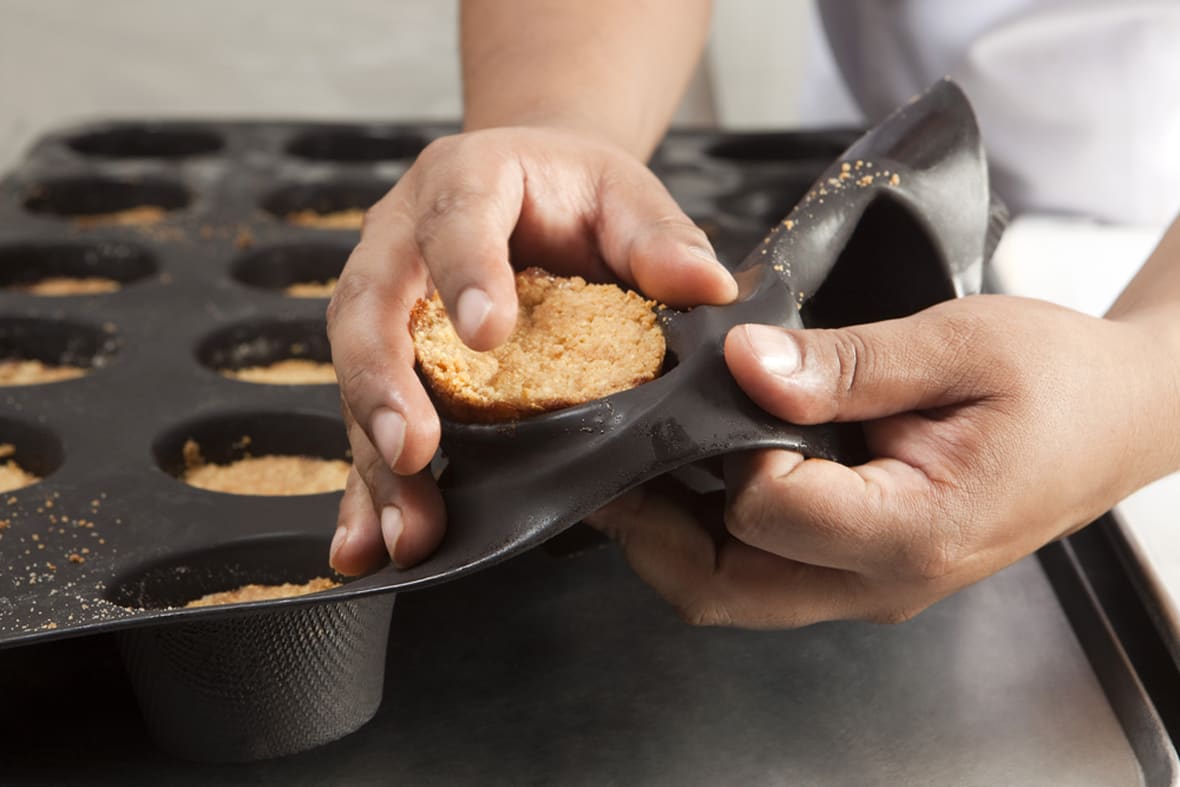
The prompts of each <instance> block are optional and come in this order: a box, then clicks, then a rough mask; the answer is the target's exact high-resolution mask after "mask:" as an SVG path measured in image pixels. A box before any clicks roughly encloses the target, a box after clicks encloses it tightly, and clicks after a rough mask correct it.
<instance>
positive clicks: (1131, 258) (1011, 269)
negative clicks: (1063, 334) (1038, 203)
mask: <svg viewBox="0 0 1180 787" xmlns="http://www.w3.org/2000/svg"><path fill="white" fill-rule="evenodd" d="M1165 229H1166V227H1122V226H1109V225H1100V224H1096V223H1093V222H1089V221H1081V220H1074V219H1060V218H1050V217H1044V216H1026V217H1021V218H1018V219H1016V220H1015V221H1013V222H1012V224H1011V225H1010V226H1009V228H1008V230H1007V231H1006V233H1005V234H1004V239H1003V240H1002V242H1001V243H1000V246H999V248H997V250H996V253H995V256H994V257H993V259H992V267H993V270H994V271H995V273H996V275H997V277H998V279H999V282H1000V284H1001V286H1002V287H1003V289H1004V291H1005V292H1009V293H1012V294H1014V295H1025V296H1029V297H1034V298H1041V299H1044V300H1047V301H1053V302H1054V303H1059V304H1062V305H1064V306H1069V307H1071V308H1074V309H1077V310H1078V311H1081V312H1085V313H1086V314H1090V315H1094V316H1101V315H1102V314H1103V313H1104V312H1105V311H1106V309H1107V308H1108V307H1109V306H1110V305H1111V303H1113V302H1114V299H1115V298H1116V297H1117V296H1118V294H1119V292H1120V291H1121V290H1122V289H1123V287H1124V286H1125V285H1126V284H1127V282H1128V281H1130V280H1131V278H1132V277H1133V276H1134V275H1135V273H1136V272H1137V271H1138V269H1139V266H1140V265H1142V264H1143V262H1144V261H1146V259H1147V257H1148V256H1149V255H1150V254H1151V252H1152V250H1153V249H1154V248H1155V245H1156V243H1157V242H1158V241H1159V239H1160V237H1161V236H1162V235H1163V232H1164V230H1165ZM1115 517H1116V519H1117V520H1118V521H1119V523H1120V525H1121V526H1122V528H1123V531H1124V533H1125V534H1126V537H1127V540H1128V542H1129V543H1130V545H1131V547H1132V549H1133V550H1134V551H1135V552H1136V554H1137V556H1138V557H1139V559H1140V560H1141V561H1142V563H1143V565H1144V567H1145V569H1146V574H1147V580H1148V583H1149V585H1151V586H1152V589H1153V590H1154V591H1155V594H1156V596H1157V598H1158V601H1159V603H1160V606H1161V610H1160V611H1161V613H1162V614H1163V616H1164V619H1165V621H1166V623H1167V624H1169V628H1170V629H1171V634H1172V637H1173V645H1176V643H1177V642H1180V527H1178V525H1180V473H1176V474H1173V475H1170V476H1167V477H1165V478H1162V479H1160V480H1159V481H1156V482H1155V483H1154V484H1151V485H1149V486H1147V487H1145V488H1143V489H1142V490H1140V491H1139V492H1137V493H1135V494H1134V495H1132V496H1131V497H1129V498H1127V499H1126V500H1124V501H1123V502H1122V503H1120V504H1119V505H1118V506H1117V507H1116V509H1115Z"/></svg>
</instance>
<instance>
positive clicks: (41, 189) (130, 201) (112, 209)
mask: <svg viewBox="0 0 1180 787" xmlns="http://www.w3.org/2000/svg"><path fill="white" fill-rule="evenodd" d="M190 199H191V198H190V195H189V192H188V190H187V189H186V188H185V187H184V186H182V185H180V184H179V183H177V182H175V181H171V180H164V179H161V178H143V179H140V180H116V179H112V178H101V177H89V176H86V177H69V178H57V179H54V180H47V181H44V182H42V183H38V184H35V185H33V186H31V187H30V188H29V189H28V192H27V195H26V197H25V208H26V209H27V210H29V211H31V212H33V213H44V214H49V215H52V216H63V217H67V218H76V219H80V220H83V219H84V220H88V221H89V222H93V223H104V222H109V223H113V224H140V223H151V222H153V221H158V220H160V219H161V218H163V215H164V214H165V213H168V212H169V211H174V210H180V209H181V208H184V207H187V206H188V204H189V201H190Z"/></svg>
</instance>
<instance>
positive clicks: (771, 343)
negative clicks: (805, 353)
mask: <svg viewBox="0 0 1180 787" xmlns="http://www.w3.org/2000/svg"><path fill="white" fill-rule="evenodd" d="M745 331H746V341H747V342H749V343H750V348H751V349H752V350H753V351H754V357H755V358H757V360H758V363H759V364H760V365H761V366H762V368H763V369H765V370H766V371H767V372H769V373H770V374H773V375H775V376H777V377H788V376H790V375H792V374H794V373H795V372H797V371H799V361H800V358H799V346H798V345H797V344H795V340H794V339H792V338H791V337H790V335H788V334H787V333H786V332H785V331H784V330H783V329H781V328H776V327H774V326H773V325H747V326H745Z"/></svg>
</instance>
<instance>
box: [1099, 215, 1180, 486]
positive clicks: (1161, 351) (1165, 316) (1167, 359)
mask: <svg viewBox="0 0 1180 787" xmlns="http://www.w3.org/2000/svg"><path fill="white" fill-rule="evenodd" d="M1106 317H1107V319H1109V320H1113V321H1116V322H1119V323H1124V324H1125V325H1127V326H1128V327H1131V328H1133V329H1135V333H1134V336H1135V337H1136V338H1137V339H1138V343H1139V344H1140V345H1142V346H1140V347H1128V348H1127V353H1128V355H1130V356H1132V357H1139V358H1141V359H1142V362H1141V363H1140V364H1139V365H1140V368H1141V371H1140V373H1139V374H1138V375H1136V376H1137V377H1138V378H1139V379H1137V380H1126V381H1123V385H1125V386H1127V387H1131V388H1132V389H1138V396H1135V397H1133V398H1132V399H1131V401H1128V402H1127V403H1126V406H1128V407H1130V408H1134V409H1135V410H1137V411H1139V413H1140V415H1141V418H1140V421H1141V422H1142V426H1141V429H1140V432H1139V434H1138V435H1137V436H1136V438H1137V440H1136V441H1137V444H1138V449H1137V452H1138V453H1139V454H1141V455H1142V457H1143V458H1144V459H1148V460H1154V461H1153V462H1152V465H1154V467H1153V468H1152V470H1153V471H1152V472H1151V476H1153V477H1158V476H1160V475H1163V474H1165V473H1169V472H1174V471H1176V470H1178V469H1180V220H1177V221H1176V222H1174V223H1173V224H1172V226H1171V227H1170V228H1169V229H1168V231H1167V233H1165V235H1164V237H1163V239H1162V240H1161V241H1160V243H1159V245H1158V246H1157V247H1156V249H1155V251H1154V252H1153V253H1152V255H1151V257H1150V258H1149V259H1148V260H1147V262H1146V263H1144V265H1143V267H1142V268H1140V270H1139V272H1138V273H1137V274H1136V275H1135V278H1134V279H1132V280H1131V283H1130V284H1128V285H1127V287H1126V288H1125V289H1124V290H1123V292H1122V294H1120V295H1119V297H1118V299H1117V300H1116V301H1115V303H1114V305H1113V306H1111V308H1110V310H1109V311H1108V312H1107V314H1106ZM1148 480H1150V479H1148Z"/></svg>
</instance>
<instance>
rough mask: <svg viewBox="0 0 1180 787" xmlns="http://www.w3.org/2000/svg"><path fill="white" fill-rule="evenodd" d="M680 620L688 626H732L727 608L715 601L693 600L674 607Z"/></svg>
mask: <svg viewBox="0 0 1180 787" xmlns="http://www.w3.org/2000/svg"><path fill="white" fill-rule="evenodd" d="M676 613H677V614H678V615H679V616H680V619H681V620H682V621H684V622H685V623H687V624H688V625H690V626H698V627H703V626H732V625H733V622H734V621H733V615H732V613H731V612H730V610H729V608H728V607H727V606H726V605H725V604H723V603H721V602H720V601H717V600H716V599H694V600H692V601H688V602H684V603H682V604H678V605H677V606H676Z"/></svg>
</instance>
